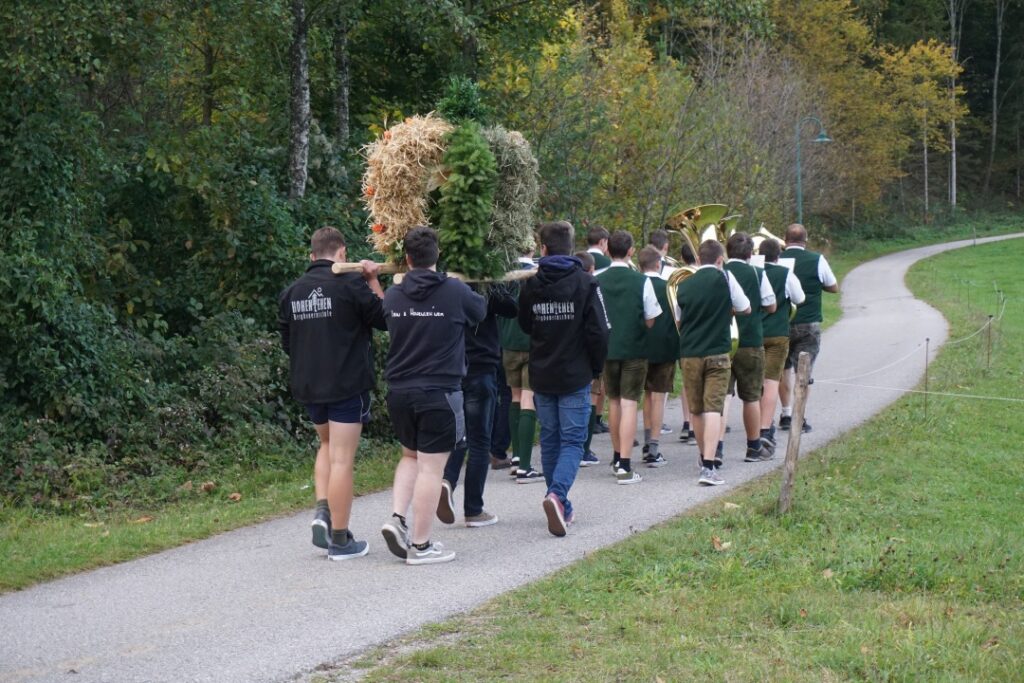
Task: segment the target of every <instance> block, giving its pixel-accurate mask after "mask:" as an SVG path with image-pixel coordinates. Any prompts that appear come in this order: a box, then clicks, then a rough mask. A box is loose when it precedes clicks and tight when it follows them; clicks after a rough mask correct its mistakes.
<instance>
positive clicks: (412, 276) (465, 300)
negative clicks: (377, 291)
mask: <svg viewBox="0 0 1024 683" xmlns="http://www.w3.org/2000/svg"><path fill="white" fill-rule="evenodd" d="M486 314H487V302H486V300H485V299H484V298H483V297H482V296H480V295H479V294H477V293H476V292H474V291H473V290H471V289H470V288H469V287H468V286H467V285H466V284H465V283H462V282H459V281H458V280H454V279H452V278H449V277H448V276H447V275H446V274H444V273H437V272H434V271H432V270H426V269H424V268H415V269H413V270H410V271H409V272H408V273H406V274H405V277H404V278H403V279H402V282H401V284H398V285H395V286H394V287H391V288H389V289H388V291H387V292H386V293H385V295H384V316H385V319H386V321H387V326H388V332H390V333H391V347H390V349H389V350H388V360H387V364H386V366H385V369H384V377H385V379H387V381H388V385H389V387H390V388H391V389H392V390H399V391H400V390H403V389H443V390H445V391H457V390H459V389H460V388H461V387H462V378H463V376H465V374H466V342H465V339H466V327H467V326H469V325H476V324H477V323H479V322H480V321H482V320H483V319H484V316H485V315H486Z"/></svg>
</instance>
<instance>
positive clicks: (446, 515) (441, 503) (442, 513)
mask: <svg viewBox="0 0 1024 683" xmlns="http://www.w3.org/2000/svg"><path fill="white" fill-rule="evenodd" d="M437 518H438V519H439V520H441V521H442V522H444V523H445V524H455V501H454V500H453V499H452V483H451V482H450V481H448V480H447V479H442V480H441V497H440V499H438V501H437Z"/></svg>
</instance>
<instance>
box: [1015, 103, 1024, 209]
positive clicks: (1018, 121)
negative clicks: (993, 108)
mask: <svg viewBox="0 0 1024 683" xmlns="http://www.w3.org/2000/svg"><path fill="white" fill-rule="evenodd" d="M1022 162H1024V159H1021V156H1020V112H1019V111H1018V112H1017V200H1018V201H1019V200H1020V198H1021V180H1022V178H1021V175H1022V174H1021V163H1022Z"/></svg>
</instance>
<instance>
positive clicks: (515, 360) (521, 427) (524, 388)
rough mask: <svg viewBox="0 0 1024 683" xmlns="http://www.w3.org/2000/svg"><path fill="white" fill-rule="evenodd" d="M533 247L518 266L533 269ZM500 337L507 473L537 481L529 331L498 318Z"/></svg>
mask: <svg viewBox="0 0 1024 683" xmlns="http://www.w3.org/2000/svg"><path fill="white" fill-rule="evenodd" d="M532 255H533V250H532V249H531V250H530V251H529V252H527V253H526V254H524V255H523V256H521V257H520V259H519V267H520V268H521V269H522V270H534V269H535V268H536V266H535V265H534V263H533V259H532V258H531V256H532ZM498 325H499V330H500V341H501V363H502V365H503V366H504V370H505V381H506V382H508V386H509V388H510V389H511V390H512V403H511V405H510V407H509V412H508V425H509V433H510V435H511V437H512V462H511V466H512V467H511V470H510V472H509V474H511V475H512V477H513V478H514V479H515V482H516V483H517V484H539V483H540V482H542V481H544V475H542V474H541V473H540V472H538V471H537V470H535V469H534V468H533V437H534V435H535V434H536V433H537V411H536V410H535V409H534V405H533V391H532V390H531V389H530V367H529V361H530V335H528V334H527V333H526V332H524V331H523V328H521V327H520V326H519V321H518V320H517V319H515V318H512V319H509V318H502V319H501V320H499V321H498Z"/></svg>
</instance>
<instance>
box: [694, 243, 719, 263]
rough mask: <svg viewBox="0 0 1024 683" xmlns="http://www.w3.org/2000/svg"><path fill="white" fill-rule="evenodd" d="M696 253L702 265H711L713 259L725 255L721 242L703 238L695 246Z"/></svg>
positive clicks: (715, 259)
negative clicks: (697, 245)
mask: <svg viewBox="0 0 1024 683" xmlns="http://www.w3.org/2000/svg"><path fill="white" fill-rule="evenodd" d="M697 254H698V255H699V256H700V264H701V265H702V266H713V265H715V261H717V260H718V259H720V258H721V257H723V256H725V249H723V248H722V243H721V242H719V241H718V240H704V241H703V242H701V243H700V246H699V247H698V248H697Z"/></svg>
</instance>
